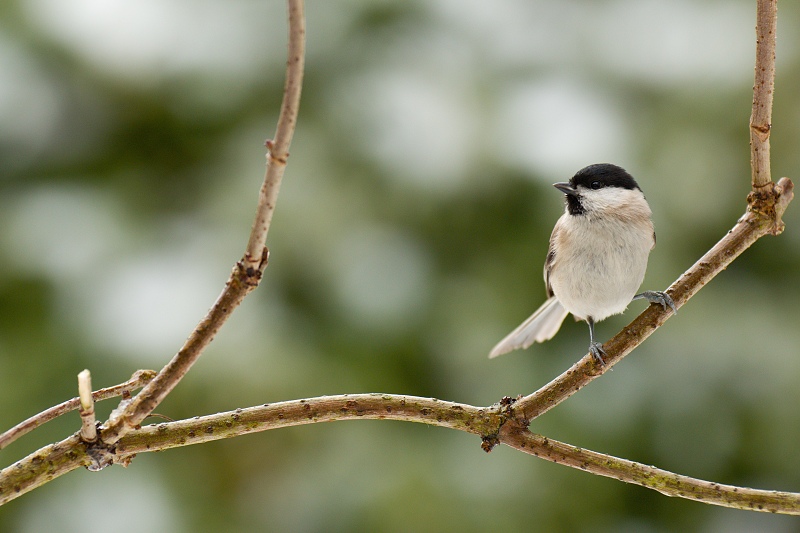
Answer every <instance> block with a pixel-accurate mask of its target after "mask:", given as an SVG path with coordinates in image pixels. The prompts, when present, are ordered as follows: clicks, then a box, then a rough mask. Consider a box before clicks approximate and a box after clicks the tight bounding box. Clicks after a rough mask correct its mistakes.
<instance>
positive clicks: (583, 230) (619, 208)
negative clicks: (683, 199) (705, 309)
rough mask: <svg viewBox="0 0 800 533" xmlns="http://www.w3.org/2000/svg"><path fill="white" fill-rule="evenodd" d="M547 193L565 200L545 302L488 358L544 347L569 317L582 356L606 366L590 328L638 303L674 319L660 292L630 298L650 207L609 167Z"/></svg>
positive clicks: (646, 248)
mask: <svg viewBox="0 0 800 533" xmlns="http://www.w3.org/2000/svg"><path fill="white" fill-rule="evenodd" d="M553 186H554V187H555V188H556V189H558V190H559V191H561V192H562V193H564V199H565V206H564V214H563V215H561V217H560V218H559V219H558V221H557V222H556V225H555V227H554V228H553V233H552V234H551V235H550V246H549V248H548V251H547V258H546V259H545V263H544V283H545V289H546V292H547V300H546V301H545V302H544V303H543V304H542V305H541V307H539V309H537V310H536V312H534V313H533V314H532V315H531V316H530V317H529V318H528V319H527V320H525V321H524V322H523V323H522V324H520V325H519V327H517V328H516V329H515V330H514V331H512V332H511V333H509V334H508V335H507V336H506V337H505V338H503V340H501V341H500V342H499V343H497V345H496V346H495V347H494V348H493V349H492V351H491V352H490V353H489V357H490V358H494V357H497V356H499V355H502V354H505V353H508V352H511V351H513V350H517V349H520V348H521V349H525V348H528V347H529V346H530V345H531V344H533V343H534V342H544V341H546V340H550V339H551V338H553V336H554V335H555V334H556V333H557V332H558V330H559V328H560V327H561V324H562V322H563V321H564V319H565V318H566V316H567V314H569V313H571V314H572V315H573V316H574V317H575V319H576V320H584V321H586V323H587V324H588V325H589V352H590V353H591V354H592V356H593V357H594V359H595V360H596V361H597V362H598V363H599V364H600V365H605V361H604V359H603V356H605V355H607V354H606V352H605V350H604V349H603V345H602V344H601V343H599V342H597V341H596V340H595V335H594V325H595V324H596V323H597V322H600V321H601V320H604V319H606V318H608V317H609V316H612V315H616V314H619V313H622V312H624V311H625V309H626V308H627V307H628V304H629V303H631V302H632V301H634V300H640V299H645V300H647V301H648V302H650V303H651V304H658V305H661V306H662V308H664V309H666V308H667V307H669V308H671V309H672V311H673V312H675V313H677V312H678V310H677V308H676V307H675V302H674V301H673V300H672V298H671V297H670V295H669V294H667V293H666V292H662V291H643V292H640V293H637V290H639V287H640V286H641V284H642V281H643V279H644V274H645V271H646V270H647V259H648V256H649V255H650V251H651V250H652V249H653V247H654V246H655V244H656V234H655V231H654V228H653V222H652V219H651V217H652V212H651V210H650V205H649V204H648V203H647V200H646V199H645V196H644V193H643V192H642V189H641V188H640V187H639V184H638V183H636V180H634V179H633V176H631V175H630V174H629V173H628V172H627V171H626V170H625V169H623V168H621V167H619V166H617V165H613V164H610V163H600V164H594V165H589V166H587V167H585V168H582V169H581V170H579V171H578V172H577V173H576V174H575V175H574V176H572V178H571V179H570V180H569V181H568V182H563V183H554V184H553Z"/></svg>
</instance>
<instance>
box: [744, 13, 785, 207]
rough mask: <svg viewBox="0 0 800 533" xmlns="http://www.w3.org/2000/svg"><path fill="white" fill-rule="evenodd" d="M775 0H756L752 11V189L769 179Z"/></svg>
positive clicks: (759, 187)
mask: <svg viewBox="0 0 800 533" xmlns="http://www.w3.org/2000/svg"><path fill="white" fill-rule="evenodd" d="M777 28H778V0H758V6H757V14H756V68H755V71H756V73H755V83H754V85H753V112H752V114H751V115H750V167H751V172H752V185H753V190H754V191H758V190H759V189H761V188H763V187H766V186H768V185H769V184H770V183H771V182H772V177H771V175H770V164H769V134H770V130H771V129H772V97H773V93H774V92H775V41H776V30H777Z"/></svg>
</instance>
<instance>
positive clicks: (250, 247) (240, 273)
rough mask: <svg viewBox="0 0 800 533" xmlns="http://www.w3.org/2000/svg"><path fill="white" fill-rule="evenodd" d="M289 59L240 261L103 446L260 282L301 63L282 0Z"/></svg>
mask: <svg viewBox="0 0 800 533" xmlns="http://www.w3.org/2000/svg"><path fill="white" fill-rule="evenodd" d="M288 8H289V46H288V48H289V58H288V60H287V62H286V83H285V86H284V92H283V103H282V105H281V111H280V116H279V117H278V127H277V130H276V132H275V139H274V140H272V141H268V142H267V148H268V149H269V155H268V157H267V170H266V174H265V176H264V182H263V184H262V185H261V190H260V193H259V201H258V208H257V212H256V219H255V222H254V223H253V228H252V231H251V234H250V239H249V241H248V244H247V249H246V251H245V254H244V257H243V258H242V260H241V261H239V262H237V263H236V265H235V266H234V267H233V271H232V272H231V276H230V278H228V281H227V282H226V283H225V288H224V289H223V290H222V294H220V296H219V297H218V298H217V301H216V302H215V303H214V305H213V306H212V307H211V309H210V310H209V311H208V314H206V316H205V317H204V318H203V319H202V320H201V321H200V323H199V324H198V325H197V327H196V328H195V330H194V331H193V332H192V333H191V335H190V336H189V338H188V339H187V340H186V343H185V344H184V345H183V347H182V348H181V349H180V350H179V351H178V353H177V354H175V356H174V357H173V358H172V360H171V361H170V362H169V363H167V365H166V366H165V367H164V368H163V369H161V371H160V372H159V373H158V375H157V376H156V377H155V379H153V381H151V382H150V383H149V384H148V385H147V386H146V387H145V388H144V389H142V391H141V392H140V393H139V394H138V395H137V396H136V397H135V398H134V399H133V401H132V402H131V403H130V404H129V405H127V406H126V407H125V409H123V410H122V412H121V413H119V414H118V415H117V416H116V417H114V418H112V419H110V420H109V422H108V424H107V425H106V427H105V428H103V430H102V432H101V439H102V441H103V442H104V443H105V444H106V445H113V444H114V443H115V442H116V441H117V440H119V438H120V437H122V436H123V435H125V434H126V433H127V432H128V431H130V430H131V429H133V428H134V427H136V426H137V425H138V424H141V422H142V421H143V420H144V419H145V418H147V416H148V415H149V414H150V413H152V412H153V409H155V408H156V406H158V404H160V403H161V402H162V401H163V400H164V398H166V397H167V395H168V394H169V393H170V392H171V391H172V390H173V389H174V388H175V386H177V384H178V383H179V382H180V380H181V379H183V376H185V375H186V373H187V372H188V371H189V369H190V368H191V367H192V365H194V363H195V362H196V361H197V359H199V358H200V355H202V353H203V351H204V350H205V349H206V347H207V346H208V345H209V344H210V343H211V341H212V340H213V339H214V337H215V336H216V334H217V333H218V332H219V330H220V329H221V328H222V326H223V325H224V324H225V322H227V320H228V318H229V317H230V315H231V314H232V313H233V311H234V310H235V309H236V308H237V307H238V306H239V304H240V303H241V302H242V300H244V298H245V297H246V296H247V295H248V294H250V293H251V292H252V291H253V290H254V289H255V288H256V287H257V286H258V284H259V282H260V281H261V275H262V274H263V272H264V269H265V268H266V266H267V258H268V252H267V251H266V248H265V247H264V245H265V243H266V239H267V232H268V231H269V226H270V222H271V221H272V213H273V211H274V209H275V202H276V200H277V197H278V191H279V189H280V183H281V179H282V177H283V170H284V168H285V167H286V161H287V158H288V157H289V145H290V144H291V141H292V135H293V133H294V127H295V124H296V123H297V111H298V106H299V103H300V88H301V86H302V80H303V67H304V57H305V33H306V31H305V15H304V8H303V0H288Z"/></svg>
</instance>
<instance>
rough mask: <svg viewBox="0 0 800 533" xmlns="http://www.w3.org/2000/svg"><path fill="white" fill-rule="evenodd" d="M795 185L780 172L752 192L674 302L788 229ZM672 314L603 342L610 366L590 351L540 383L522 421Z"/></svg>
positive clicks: (654, 316)
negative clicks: (763, 190) (770, 185)
mask: <svg viewBox="0 0 800 533" xmlns="http://www.w3.org/2000/svg"><path fill="white" fill-rule="evenodd" d="M793 190H794V185H793V184H792V182H791V180H789V179H788V178H781V180H780V181H779V182H778V184H777V185H776V186H775V188H774V189H773V190H772V191H770V192H769V194H762V195H759V196H750V197H749V200H750V202H751V205H750V206H749V207H748V211H747V213H745V215H744V216H743V217H742V218H740V219H739V221H738V222H737V223H736V225H735V226H734V227H733V229H731V230H730V231H729V232H728V233H727V234H726V235H725V236H724V237H723V238H722V239H721V240H720V241H719V242H718V243H717V244H716V245H715V246H714V247H713V248H711V250H709V251H708V252H706V254H705V255H703V257H701V258H700V259H699V260H698V261H697V262H696V263H695V264H694V265H692V266H691V268H689V270H687V271H686V272H685V273H684V274H683V275H682V276H681V277H680V278H678V280H677V281H676V282H675V283H673V284H672V285H671V286H670V287H669V289H667V292H668V293H669V295H670V296H672V299H673V301H674V302H675V306H676V307H679V308H680V307H681V306H682V305H683V304H685V303H686V302H687V301H688V300H689V298H691V297H692V296H694V295H695V294H696V293H697V291H699V290H700V289H702V288H703V286H705V285H706V284H707V283H708V282H709V281H711V280H712V279H713V278H714V276H716V275H717V274H719V273H720V272H722V271H723V270H725V268H727V266H728V265H729V264H730V263H731V262H732V261H733V260H734V259H736V258H737V257H738V256H739V255H740V254H741V253H742V252H744V251H745V250H746V249H747V248H749V247H750V245H752V244H753V243H754V242H755V241H756V240H758V239H759V238H760V237H763V236H764V235H767V234H771V235H777V234H779V233H780V232H781V231H782V230H783V222H782V221H781V216H782V215H783V212H784V211H785V210H786V207H787V205H788V204H789V202H791V200H792V197H793V196H794V192H793ZM671 315H672V311H671V310H669V309H667V310H664V309H662V308H661V307H660V306H657V305H651V306H650V307H648V308H647V309H645V310H644V312H642V313H641V314H640V315H639V316H638V317H636V318H635V319H634V321H633V322H631V323H630V324H629V325H628V326H627V327H625V328H624V329H623V330H622V331H621V332H619V333H618V334H617V335H616V336H614V338H612V339H611V340H609V341H608V342H607V343H606V344H605V345H604V346H603V348H604V349H605V351H606V354H607V355H606V356H605V357H604V360H605V366H599V365H598V364H597V363H596V362H595V360H594V358H593V357H592V356H591V354H587V355H586V356H584V357H583V358H582V359H581V360H580V361H578V362H577V363H575V364H574V365H572V367H571V368H570V369H569V370H567V371H566V372H564V373H563V374H561V375H560V376H558V377H557V378H555V379H554V380H552V381H551V382H550V383H548V384H547V385H545V386H544V387H542V388H541V389H539V390H537V391H536V392H534V393H533V394H529V395H528V396H525V397H523V398H520V399H519V400H518V401H517V402H516V403H515V405H514V411H515V412H516V413H517V416H518V417H519V420H520V422H522V423H523V424H524V425H527V423H528V422H530V421H531V420H533V419H534V418H536V417H537V416H540V415H542V414H543V413H545V412H547V411H549V410H550V409H552V408H553V407H555V406H556V405H558V404H559V403H561V402H563V401H564V400H566V399H567V398H569V397H570V396H572V395H573V394H575V393H576V392H577V391H579V390H580V389H582V388H583V387H585V386H586V385H588V384H589V383H590V382H592V381H593V380H595V379H597V378H598V377H600V376H601V375H603V374H604V373H605V372H607V371H608V370H609V369H611V367H613V366H614V365H615V364H616V363H618V362H619V361H620V360H621V359H622V358H623V357H625V356H626V355H628V354H629V353H631V351H633V349H634V348H636V347H637V346H638V345H639V344H641V343H642V342H644V340H645V339H646V338H647V337H649V336H650V335H651V334H652V333H653V332H654V331H655V330H656V329H657V328H658V327H660V326H661V325H662V324H663V323H664V322H666V320H667V319H668V318H669V317H670V316H671Z"/></svg>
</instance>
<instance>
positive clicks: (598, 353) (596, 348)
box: [589, 342, 606, 366]
mask: <svg viewBox="0 0 800 533" xmlns="http://www.w3.org/2000/svg"><path fill="white" fill-rule="evenodd" d="M589 353H591V354H592V357H594V360H595V361H597V362H598V363H600V366H606V362H605V360H603V356H604V355H606V351H605V350H604V349H603V345H602V344H600V343H599V342H592V343H591V344H590V345H589Z"/></svg>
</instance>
